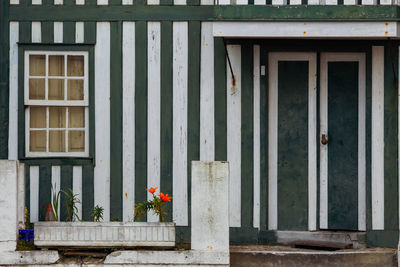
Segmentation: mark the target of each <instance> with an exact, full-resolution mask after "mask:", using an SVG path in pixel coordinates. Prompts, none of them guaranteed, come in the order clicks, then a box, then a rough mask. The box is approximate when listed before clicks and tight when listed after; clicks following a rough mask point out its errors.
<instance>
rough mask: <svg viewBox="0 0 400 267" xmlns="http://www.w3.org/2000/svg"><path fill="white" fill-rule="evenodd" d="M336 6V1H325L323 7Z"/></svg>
mask: <svg viewBox="0 0 400 267" xmlns="http://www.w3.org/2000/svg"><path fill="white" fill-rule="evenodd" d="M337 4H338V2H337V0H325V5H332V6H335V5H337Z"/></svg>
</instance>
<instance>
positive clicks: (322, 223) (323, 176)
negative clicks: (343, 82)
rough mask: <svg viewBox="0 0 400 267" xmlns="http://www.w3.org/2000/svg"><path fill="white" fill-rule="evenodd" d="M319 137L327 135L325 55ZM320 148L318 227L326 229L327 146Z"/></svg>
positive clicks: (322, 63)
mask: <svg viewBox="0 0 400 267" xmlns="http://www.w3.org/2000/svg"><path fill="white" fill-rule="evenodd" d="M320 68H321V70H320V83H321V85H320V87H321V90H320V110H319V112H320V113H319V114H320V125H319V127H320V129H319V130H320V136H322V135H323V134H325V135H326V136H327V135H328V59H327V57H326V54H321V65H320ZM319 147H320V169H319V172H320V178H319V179H320V182H319V183H320V190H319V191H320V193H319V195H320V204H319V227H320V228H322V229H327V228H328V146H325V145H323V144H320V145H319Z"/></svg>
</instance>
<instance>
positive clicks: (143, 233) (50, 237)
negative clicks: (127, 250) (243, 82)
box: [34, 222, 175, 248]
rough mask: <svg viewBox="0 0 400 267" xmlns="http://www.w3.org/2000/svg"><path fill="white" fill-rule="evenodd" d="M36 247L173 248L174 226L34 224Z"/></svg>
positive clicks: (151, 224) (149, 224) (134, 223)
mask: <svg viewBox="0 0 400 267" xmlns="http://www.w3.org/2000/svg"><path fill="white" fill-rule="evenodd" d="M34 225H35V238H34V244H35V246H38V247H46V248H48V247H74V248H79V247H85V248H88V247H89V248H110V247H148V246H151V247H174V246H175V223H170V222H169V223H162V222H151V223H150V222H36V223H35V224H34Z"/></svg>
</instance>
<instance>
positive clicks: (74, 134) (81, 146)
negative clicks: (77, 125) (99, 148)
mask: <svg viewBox="0 0 400 267" xmlns="http://www.w3.org/2000/svg"><path fill="white" fill-rule="evenodd" d="M68 151H69V152H84V151H85V131H69V134H68Z"/></svg>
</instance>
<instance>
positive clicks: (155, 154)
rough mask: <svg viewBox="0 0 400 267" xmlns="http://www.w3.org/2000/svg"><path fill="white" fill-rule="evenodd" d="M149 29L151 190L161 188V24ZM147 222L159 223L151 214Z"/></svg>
mask: <svg viewBox="0 0 400 267" xmlns="http://www.w3.org/2000/svg"><path fill="white" fill-rule="evenodd" d="M147 28H148V35H147V42H148V43H147V45H148V46H147V51H148V63H147V64H148V68H147V76H148V77H151V79H148V82H147V91H148V94H149V95H150V96H151V97H149V98H148V99H147V100H148V106H147V115H148V121H147V139H148V140H151V142H149V143H148V148H147V187H148V188H150V187H156V186H160V141H161V136H160V134H161V127H160V126H161V121H160V120H161V118H160V116H161V109H160V108H161V98H160V97H161V79H160V78H161V73H160V69H161V61H160V60H161V55H160V49H161V24H160V22H154V21H149V22H148V24H147ZM147 197H148V200H151V199H152V196H151V194H148V196H147ZM147 221H149V222H154V221H158V218H157V216H155V215H154V214H152V213H151V212H150V213H149V214H148V215H147Z"/></svg>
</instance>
